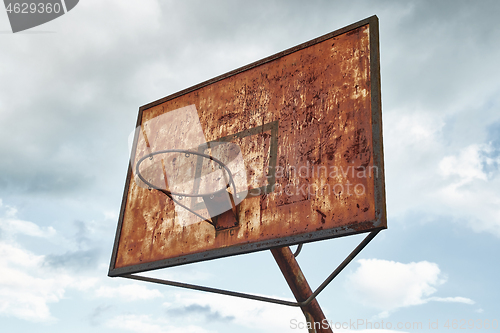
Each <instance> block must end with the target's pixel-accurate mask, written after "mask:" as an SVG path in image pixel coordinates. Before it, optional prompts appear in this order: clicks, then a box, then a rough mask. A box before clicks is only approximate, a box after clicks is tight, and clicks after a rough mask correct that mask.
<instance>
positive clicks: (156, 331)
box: [106, 315, 209, 333]
mask: <svg viewBox="0 0 500 333" xmlns="http://www.w3.org/2000/svg"><path fill="white" fill-rule="evenodd" d="M106 326H107V327H109V328H113V329H120V330H126V331H131V332H137V333H208V332H209V331H207V330H205V329H204V328H202V327H199V326H195V325H183V326H182V327H175V326H173V325H172V324H171V323H169V322H168V321H167V320H165V319H158V318H154V317H152V316H150V315H120V316H116V317H114V318H112V319H110V320H108V321H107V322H106Z"/></svg>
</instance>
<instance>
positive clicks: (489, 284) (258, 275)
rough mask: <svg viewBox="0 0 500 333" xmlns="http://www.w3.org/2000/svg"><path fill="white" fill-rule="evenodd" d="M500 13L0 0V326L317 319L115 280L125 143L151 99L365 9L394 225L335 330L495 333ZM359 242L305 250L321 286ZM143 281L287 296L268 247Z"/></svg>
mask: <svg viewBox="0 0 500 333" xmlns="http://www.w3.org/2000/svg"><path fill="white" fill-rule="evenodd" d="M498 13H500V2H499V1H487V0H477V1H461V0H453V1H451V0H449V1H444V0H442V1H403V0H402V1H390V0H379V1H376V0H370V1H368V0H365V1H363V0H357V1H307V2H305V1H272V0H267V1H237V0H235V1H191V0H187V1H158V0H142V1H132V0H107V1H102V0H85V1H83V0H82V1H80V2H79V3H78V5H77V6H76V7H75V8H74V9H73V10H71V12H68V13H67V14H65V15H63V16H61V17H59V18H58V19H56V20H53V21H51V22H48V23H46V24H44V25H41V26H38V27H35V28H33V29H30V30H27V31H25V32H19V33H16V34H13V33H12V32H11V30H10V25H9V21H8V18H7V14H6V12H5V11H3V9H2V10H0V327H1V329H0V331H2V332H8V333H11V332H12V333H14V332H33V331H36V332H40V333H41V332H51V333H54V332H55V333H57V332H68V331H69V330H71V331H72V332H88V331H89V330H91V331H92V332H147V333H149V332H151V333H166V332H168V333H171V332H196V333H208V332H234V331H238V332H307V330H306V329H300V328H299V326H300V325H299V324H302V326H303V324H304V318H303V315H302V313H301V311H300V310H299V309H297V308H292V307H286V306H279V305H272V304H267V303H262V302H258V301H251V300H242V299H237V298H232V297H227V296H220V295H212V294H207V293H202V292H195V291H187V290H182V289H178V288H174V287H168V286H161V285H153V284H150V283H145V282H139V281H131V280H127V279H123V278H110V277H107V273H108V267H109V260H110V256H111V250H112V245H113V241H114V234H115V230H116V225H117V219H118V212H119V208H120V204H121V199H122V194H123V187H124V184H125V178H126V172H127V167H128V147H127V138H128V135H129V133H130V132H131V131H133V130H134V126H135V122H136V117H137V112H138V108H139V107H140V106H141V105H144V104H147V103H149V102H151V101H154V100H157V99H159V98H162V97H164V96H167V95H170V94H172V93H175V92H177V91H180V90H182V89H185V88H187V87H190V86H193V85H195V84H197V83H200V82H202V81H205V80H207V79H210V78H212V77H215V76H217V75H220V74H223V73H226V72H228V71H230V70H233V69H236V68H238V67H241V66H244V65H246V64H248V63H251V62H254V61H257V60H259V59H261V58H264V57H266V56H269V55H271V54H274V53H277V52H279V51H282V50H284V49H287V48H289V47H292V46H295V45H298V44H300V43H303V42H305V41H308V40H310V39H313V38H316V37H318V36H321V35H323V34H326V33H328V32H331V31H334V30H336V29H339V28H342V27H344V26H346V25H349V24H351V23H354V22H357V21H360V20H362V19H364V18H367V17H369V16H372V15H377V16H378V18H379V24H380V55H381V82H382V115H383V137H384V155H385V177H386V198H387V214H388V215H387V216H388V229H387V230H384V231H382V232H381V233H380V234H379V235H378V236H377V237H376V238H375V239H374V240H373V241H372V242H371V243H370V244H369V245H368V246H367V248H365V250H364V251H363V252H361V254H360V255H359V256H358V257H356V259H355V260H354V261H353V262H352V263H351V264H350V265H349V266H348V267H347V268H346V269H345V270H344V271H343V272H342V273H341V274H340V275H339V276H338V277H337V278H336V279H335V280H334V281H333V282H332V283H331V284H330V285H329V286H328V287H327V288H326V289H325V290H324V291H323V292H322V293H321V294H320V295H319V297H318V301H319V303H320V305H321V306H322V308H323V311H324V312H325V315H326V317H327V318H328V320H330V321H331V322H332V323H333V325H334V327H335V325H337V328H339V329H335V330H334V331H336V332H379V333H380V332H436V331H455V330H459V329H460V328H461V327H463V328H466V330H467V331H468V332H469V331H470V332H483V331H484V330H485V329H486V330H487V331H490V330H491V331H495V330H493V329H492V327H496V328H497V329H498V325H499V321H500V306H499V305H498V299H499V297H500V292H499V290H500V289H499V288H498V276H499V275H500V268H499V267H500V265H499V259H498V253H500V242H499V241H500V80H499V79H498V78H499V77H500V66H498V59H500V26H499V25H498ZM362 238H363V236H362V235H357V236H350V237H345V238H339V239H334V240H328V241H322V242H316V243H310V244H306V245H305V246H304V248H303V250H302V252H301V254H300V255H299V257H298V261H299V264H300V265H301V267H302V269H303V271H304V274H305V275H306V277H307V279H308V281H309V283H310V285H311V286H312V288H313V289H315V288H316V287H317V286H318V285H319V284H320V283H321V282H322V281H323V280H324V279H325V278H326V277H327V276H328V275H329V274H330V273H331V272H332V271H333V269H334V268H335V267H336V266H337V264H338V263H340V262H341V261H342V260H343V259H344V257H345V256H346V255H347V254H348V253H349V252H350V251H351V250H352V249H353V248H354V247H355V246H356V245H357V243H358V242H360V241H361V239H362ZM151 275H154V276H159V277H163V278H168V279H173V280H177V281H182V282H187V283H194V284H201V285H206V286H212V287H217V288H224V289H229V290H236V291H242V292H249V293H255V294H260V295H267V296H272V297H279V298H284V299H289V300H292V299H293V296H292V294H291V292H290V291H289V289H288V286H287V285H286V282H285V280H284V279H283V276H282V275H281V273H280V271H279V269H278V268H277V265H276V263H275V262H274V260H273V257H272V255H271V254H270V252H269V251H263V252H258V253H252V254H247V255H241V256H235V257H231V258H225V259H218V260H213V261H208V262H203V263H198V264H192V265H186V266H179V267H175V268H169V269H165V270H162V271H157V272H154V273H151ZM353 323H355V324H353ZM388 324H390V326H389V325H388ZM446 325H448V326H446ZM491 325H493V326H491Z"/></svg>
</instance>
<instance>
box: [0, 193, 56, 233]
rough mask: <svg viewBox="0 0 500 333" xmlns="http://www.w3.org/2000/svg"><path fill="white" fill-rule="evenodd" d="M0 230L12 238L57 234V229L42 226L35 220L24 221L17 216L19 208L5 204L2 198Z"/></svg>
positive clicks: (0, 202)
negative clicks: (34, 221)
mask: <svg viewBox="0 0 500 333" xmlns="http://www.w3.org/2000/svg"><path fill="white" fill-rule="evenodd" d="M0 213H2V215H3V216H0V230H1V231H2V235H6V236H8V237H10V238H12V237H15V236H16V235H26V236H32V237H42V238H47V237H52V236H54V235H55V234H56V230H55V229H54V228H53V227H51V226H49V227H40V226H38V225H36V224H35V223H33V222H29V221H23V220H20V219H18V218H17V208H16V207H13V206H9V205H4V204H3V202H2V201H1V200H0Z"/></svg>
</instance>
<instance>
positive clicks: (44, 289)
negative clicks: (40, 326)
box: [0, 242, 73, 321]
mask: <svg viewBox="0 0 500 333" xmlns="http://www.w3.org/2000/svg"><path fill="white" fill-rule="evenodd" d="M42 262H43V256H39V255H35V254H33V253H31V252H29V251H26V250H24V249H22V248H20V247H18V246H15V245H10V244H6V243H4V242H0V272H2V273H1V274H0V313H2V314H5V315H11V316H14V317H18V318H21V319H25V320H30V321H50V320H53V319H54V318H53V317H52V315H51V314H50V310H49V307H48V303H51V302H58V301H59V300H61V299H62V298H63V296H64V293H65V289H66V288H67V287H68V286H69V285H70V284H71V283H72V282H73V279H72V278H71V277H69V276H67V275H64V274H59V275H53V276H50V275H49V276H46V275H45V274H43V273H42V272H41V269H40V266H41V264H42ZM40 276H41V277H40Z"/></svg>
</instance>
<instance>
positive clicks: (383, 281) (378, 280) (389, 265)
mask: <svg viewBox="0 0 500 333" xmlns="http://www.w3.org/2000/svg"><path fill="white" fill-rule="evenodd" d="M357 263H358V264H359V267H358V268H357V270H356V271H355V272H353V273H352V274H350V275H349V276H348V278H347V282H346V283H347V288H348V290H352V291H353V296H354V297H355V298H356V299H357V300H358V301H359V302H360V303H361V304H363V305H365V306H368V307H372V308H375V309H378V310H382V311H383V312H382V313H380V314H379V316H380V317H387V316H389V315H390V314H391V313H392V312H394V311H396V310H397V309H399V308H404V307H410V306H415V305H422V304H425V303H428V302H430V301H438V302H453V303H465V304H474V301H472V300H471V299H469V298H465V297H445V298H443V297H435V296H433V297H430V296H431V295H432V294H435V293H436V292H437V287H439V286H440V285H442V284H443V283H445V282H446V277H444V276H443V274H442V273H441V270H440V269H439V267H438V265H437V264H435V263H431V262H427V261H420V262H411V263H409V264H403V263H399V262H394V261H387V260H380V259H361V260H358V261H357Z"/></svg>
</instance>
